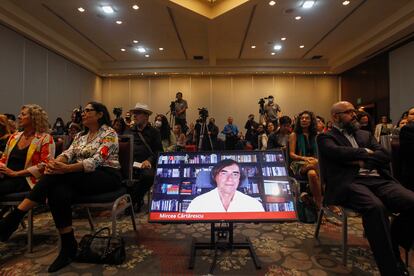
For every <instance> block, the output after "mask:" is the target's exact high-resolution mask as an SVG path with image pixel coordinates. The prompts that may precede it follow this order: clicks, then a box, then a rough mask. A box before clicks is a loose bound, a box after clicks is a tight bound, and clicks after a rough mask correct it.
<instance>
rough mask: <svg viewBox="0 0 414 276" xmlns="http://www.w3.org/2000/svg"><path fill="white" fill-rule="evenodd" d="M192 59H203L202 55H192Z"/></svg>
mask: <svg viewBox="0 0 414 276" xmlns="http://www.w3.org/2000/svg"><path fill="white" fill-rule="evenodd" d="M193 59H195V60H202V59H204V57H203V56H193Z"/></svg>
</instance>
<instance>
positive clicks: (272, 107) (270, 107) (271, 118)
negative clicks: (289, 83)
mask: <svg viewBox="0 0 414 276" xmlns="http://www.w3.org/2000/svg"><path fill="white" fill-rule="evenodd" d="M264 110H265V117H266V122H272V123H273V125H274V126H275V128H277V127H278V118H279V115H280V112H281V110H280V106H279V105H278V104H277V103H275V102H274V98H273V96H272V95H270V96H269V97H267V104H265V106H264Z"/></svg>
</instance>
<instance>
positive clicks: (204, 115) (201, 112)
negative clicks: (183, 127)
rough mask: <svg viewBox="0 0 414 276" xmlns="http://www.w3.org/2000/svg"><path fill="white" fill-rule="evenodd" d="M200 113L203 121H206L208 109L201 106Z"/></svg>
mask: <svg viewBox="0 0 414 276" xmlns="http://www.w3.org/2000/svg"><path fill="white" fill-rule="evenodd" d="M198 115H199V116H200V119H202V120H203V121H205V120H206V119H207V117H208V110H207V108H205V107H202V108H199V109H198Z"/></svg>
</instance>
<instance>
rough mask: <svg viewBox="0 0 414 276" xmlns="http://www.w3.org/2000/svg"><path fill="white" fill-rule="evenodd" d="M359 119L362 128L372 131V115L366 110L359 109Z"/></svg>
mask: <svg viewBox="0 0 414 276" xmlns="http://www.w3.org/2000/svg"><path fill="white" fill-rule="evenodd" d="M357 121H358V123H359V128H360V129H361V130H366V131H368V132H370V133H372V129H373V127H372V119H371V116H370V115H369V114H368V113H367V112H365V111H358V114H357Z"/></svg>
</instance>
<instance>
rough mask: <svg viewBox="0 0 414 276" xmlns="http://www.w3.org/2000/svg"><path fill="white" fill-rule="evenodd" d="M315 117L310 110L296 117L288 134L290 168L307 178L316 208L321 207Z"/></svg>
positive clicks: (296, 173)
mask: <svg viewBox="0 0 414 276" xmlns="http://www.w3.org/2000/svg"><path fill="white" fill-rule="evenodd" d="M316 135H317V130H316V118H315V116H314V115H313V113H312V112H310V111H303V112H302V113H300V114H299V116H298V117H297V120H296V123H295V129H294V131H293V132H292V133H291V134H290V136H289V156H290V158H291V159H292V162H291V164H290V168H291V169H292V171H293V173H294V174H295V175H300V176H302V177H305V178H307V179H308V180H309V188H310V191H311V193H312V196H313V199H314V201H315V205H316V208H317V209H320V208H321V207H322V191H321V184H320V181H319V173H318V159H317V156H316V154H317V152H316V140H315V138H316Z"/></svg>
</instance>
